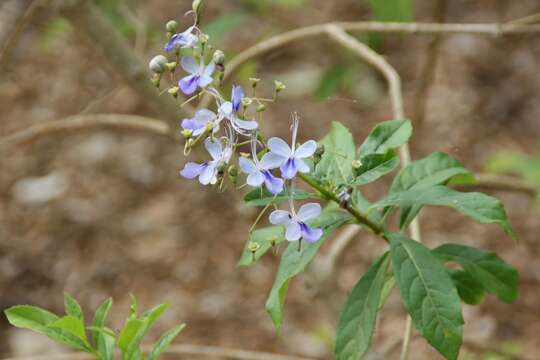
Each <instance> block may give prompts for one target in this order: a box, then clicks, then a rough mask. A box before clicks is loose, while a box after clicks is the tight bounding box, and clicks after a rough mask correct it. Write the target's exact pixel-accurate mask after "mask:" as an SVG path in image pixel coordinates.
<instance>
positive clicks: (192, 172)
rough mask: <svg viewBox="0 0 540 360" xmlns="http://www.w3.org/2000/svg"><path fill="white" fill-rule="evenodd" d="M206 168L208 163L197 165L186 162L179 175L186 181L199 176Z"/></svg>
mask: <svg viewBox="0 0 540 360" xmlns="http://www.w3.org/2000/svg"><path fill="white" fill-rule="evenodd" d="M207 166H208V163H205V162H204V163H202V164H197V163H194V162H188V163H187V164H186V165H184V168H183V169H182V170H181V171H180V175H182V176H183V177H185V178H186V179H194V178H196V177H197V176H199V175H200V174H201V172H202V171H203V170H204V169H205V168H206V167H207Z"/></svg>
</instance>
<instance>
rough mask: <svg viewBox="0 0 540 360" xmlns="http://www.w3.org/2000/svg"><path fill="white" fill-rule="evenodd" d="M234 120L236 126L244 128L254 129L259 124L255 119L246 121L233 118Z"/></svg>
mask: <svg viewBox="0 0 540 360" xmlns="http://www.w3.org/2000/svg"><path fill="white" fill-rule="evenodd" d="M234 122H235V124H236V126H237V127H239V128H240V129H244V130H255V129H256V128H258V127H259V124H258V123H257V122H256V121H253V120H251V121H246V120H240V119H238V118H236V119H234Z"/></svg>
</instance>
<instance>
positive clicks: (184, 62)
mask: <svg viewBox="0 0 540 360" xmlns="http://www.w3.org/2000/svg"><path fill="white" fill-rule="evenodd" d="M180 65H181V66H182V69H184V70H185V71H187V72H188V73H190V74H192V75H194V74H197V73H198V72H199V64H197V62H196V61H195V59H193V58H192V57H191V56H182V59H181V60H180Z"/></svg>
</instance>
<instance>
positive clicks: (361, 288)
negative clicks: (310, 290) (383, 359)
mask: <svg viewBox="0 0 540 360" xmlns="http://www.w3.org/2000/svg"><path fill="white" fill-rule="evenodd" d="M389 260H390V258H389V257H388V253H386V254H384V255H383V256H382V257H381V258H379V260H377V262H375V263H374V264H373V265H372V266H371V267H370V268H369V269H368V271H367V272H366V273H365V274H364V276H362V278H361V279H360V281H358V283H357V284H356V285H355V286H354V288H353V290H352V292H351V294H350V295H349V297H348V298H347V302H346V304H345V308H344V310H343V312H342V313H341V317H340V319H339V323H338V327H337V335H336V350H335V352H336V359H337V360H357V359H360V358H362V356H364V354H365V353H366V351H367V350H368V348H369V344H370V342H371V337H372V335H373V330H374V329H375V320H376V318H377V311H378V310H379V303H380V301H381V294H382V290H383V287H384V280H385V276H386V270H387V268H388V264H389Z"/></svg>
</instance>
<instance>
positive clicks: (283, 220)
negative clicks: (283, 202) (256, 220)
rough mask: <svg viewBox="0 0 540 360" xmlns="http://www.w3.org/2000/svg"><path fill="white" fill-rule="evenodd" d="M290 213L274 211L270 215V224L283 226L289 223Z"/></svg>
mask: <svg viewBox="0 0 540 360" xmlns="http://www.w3.org/2000/svg"><path fill="white" fill-rule="evenodd" d="M291 218H292V216H291V213H289V212H288V211H285V210H274V211H272V212H271V213H270V217H269V218H268V219H269V220H270V224H274V225H285V224H288V223H289V222H290V221H291Z"/></svg>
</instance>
